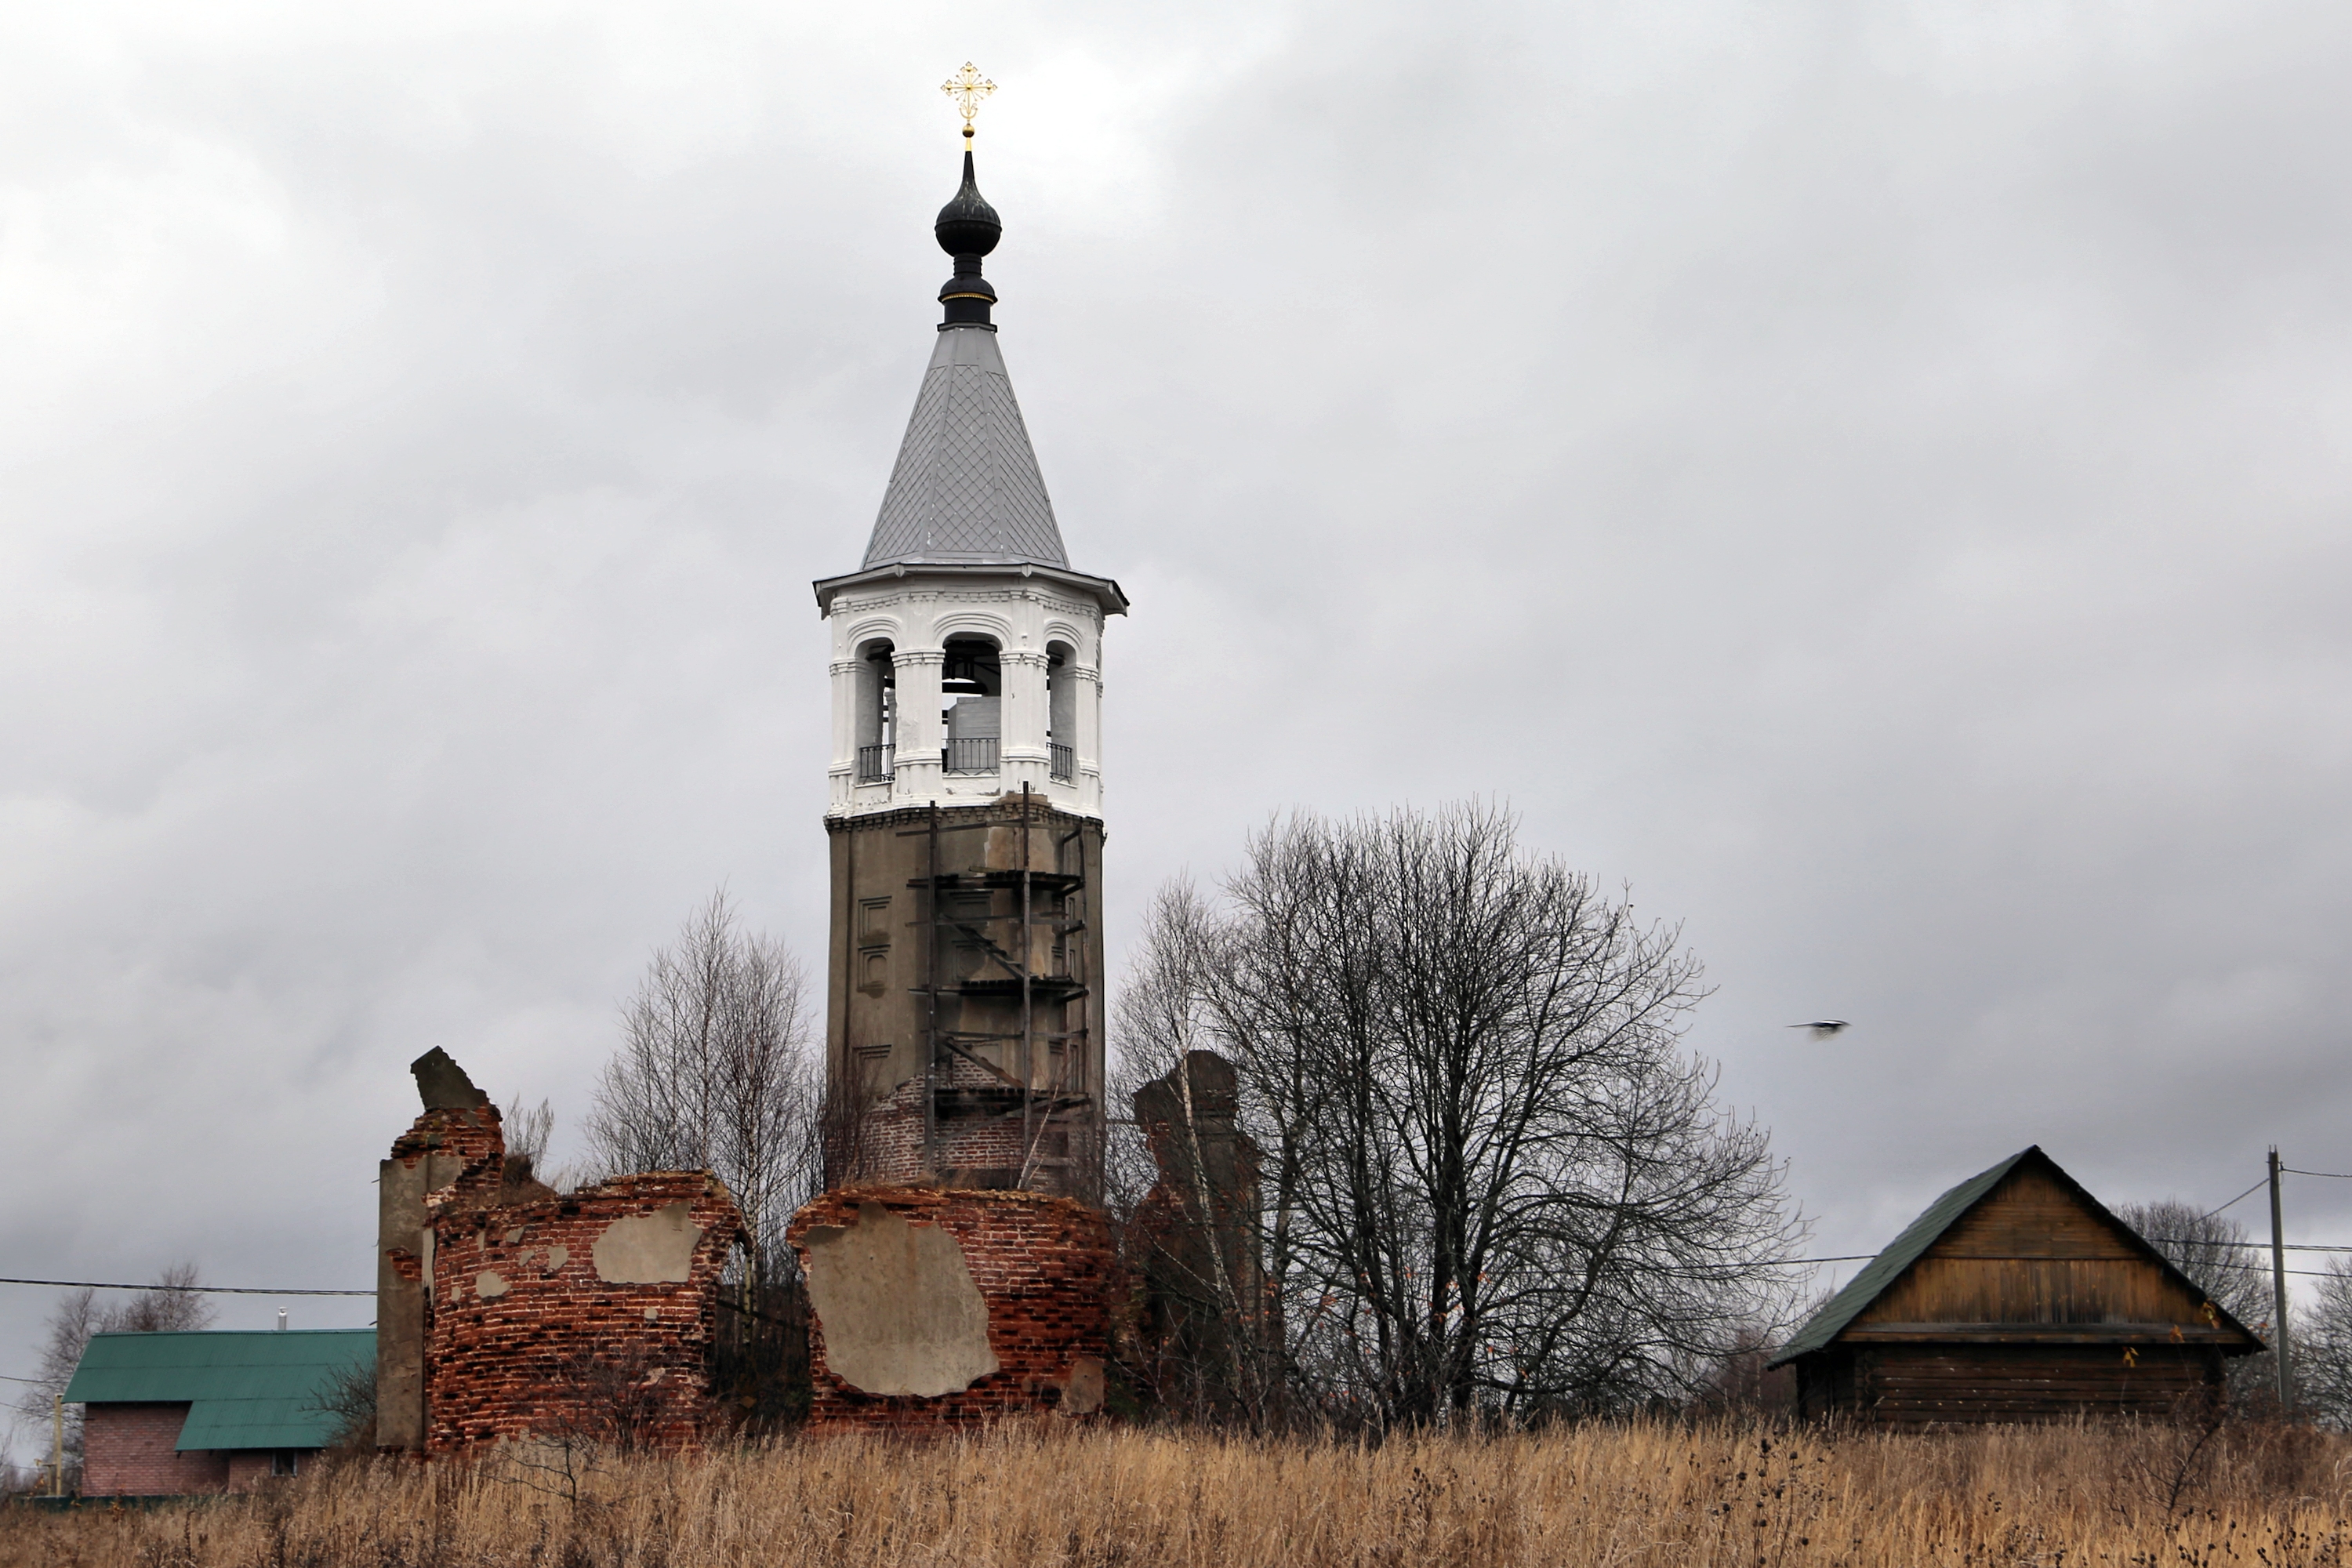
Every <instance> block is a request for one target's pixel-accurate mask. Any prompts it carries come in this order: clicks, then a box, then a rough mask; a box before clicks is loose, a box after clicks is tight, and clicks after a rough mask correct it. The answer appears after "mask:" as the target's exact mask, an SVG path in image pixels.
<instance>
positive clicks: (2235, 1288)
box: [2116, 1198, 2278, 1399]
mask: <svg viewBox="0 0 2352 1568" xmlns="http://www.w3.org/2000/svg"><path fill="white" fill-rule="evenodd" d="M2116 1218H2117V1219H2119V1220H2122V1221H2123V1222H2124V1223H2125V1224H2126V1225H2127V1226H2131V1227H2132V1228H2133V1229H2134V1230H2136V1231H2137V1232H2139V1234H2140V1236H2141V1237H2143V1238H2144V1239H2145V1240H2146V1241H2147V1243H2148V1245H2149V1246H2151V1247H2155V1248H2156V1249H2157V1250H2158V1252H2160V1253H2162V1254H2164V1257H2165V1259H2166V1261H2168V1262H2169V1263H2170V1264H2171V1265H2172V1266H2173V1267H2174V1268H2178V1269H2179V1270H2180V1271H2181V1272H2182V1273H2183V1274H2186V1275H2188V1276H2189V1279H2192V1280H2194V1281H2196V1284H2197V1288H2198V1289H2200V1290H2202V1291H2204V1292H2205V1294H2206V1296H2207V1298H2208V1299H2210V1300H2211V1301H2212V1303H2213V1304H2214V1305H2215V1306H2217V1307H2219V1308H2221V1310H2223V1311H2225V1312H2227V1313H2229V1314H2230V1316H2231V1317H2233V1318H2235V1319H2237V1320H2238V1321H2240V1322H2242V1323H2243V1324H2245V1325H2246V1327H2248V1328H2250V1329H2252V1330H2253V1331H2255V1332H2256V1333H2258V1334H2260V1335H2262V1336H2263V1338H2264V1339H2265V1340H2267V1339H2269V1338H2270V1337H2271V1331H2270V1330H2271V1315H2272V1301H2271V1273H2270V1264H2269V1262H2268V1260H2267V1259H2266V1258H2264V1257H2263V1254H2262V1253H2261V1252H2260V1251H2259V1250H2257V1249H2256V1247H2255V1246H2254V1243H2253V1240H2252V1237H2249V1236H2247V1234H2246V1227H2245V1226H2242V1225H2241V1224H2239V1223H2238V1222H2237V1221H2236V1220H2234V1219H2231V1217H2229V1216H2228V1215H2221V1214H2207V1213H2206V1212H2204V1211H2203V1210H2202V1209H2200V1208H2199V1207H2198V1206H2197V1205H2194V1204H2185V1203H2182V1202H2181V1201H2180V1200H2179V1199H2178V1198H2162V1199H2158V1201H2157V1202H2155V1203H2148V1204H2126V1205H2123V1206H2122V1207H2120V1208H2118V1209H2116ZM2277 1365H2278V1361H2277V1358H2276V1356H2275V1355H2274V1354H2273V1352H2270V1351H2263V1352H2261V1353H2260V1354H2257V1355H2242V1356H2233V1357H2231V1360H2230V1363H2229V1372H2228V1380H2229V1390H2230V1394H2231V1398H2233V1399H2244V1398H2247V1397H2249V1396H2255V1397H2262V1396H2265V1395H2267V1394H2268V1393H2269V1391H2271V1390H2273V1389H2275V1388H2276V1387H2277V1386H2278V1373H2277V1372H2276V1370H2275V1369H2276V1367H2277Z"/></svg>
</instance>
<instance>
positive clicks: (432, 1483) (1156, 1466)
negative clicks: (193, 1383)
mask: <svg viewBox="0 0 2352 1568" xmlns="http://www.w3.org/2000/svg"><path fill="white" fill-rule="evenodd" d="M2347 1487H2352V1447H2347V1444H2346V1443H2344V1442H2343V1441H2342V1440H2339V1439H2336V1438H2332V1437H2328V1436H2324V1435H2321V1434H2316V1433H2313V1432H2309V1431H2306V1430H2300V1429H2295V1428H2284V1427H2234V1428H2226V1429H2224V1430H2223V1431H2222V1432H2221V1434H2219V1435H2218V1436H2213V1437H2211V1438H2210V1440H2206V1441H2203V1442H2201V1443H2200V1441H2199V1438H2198V1435H2197V1434H2196V1433H2195V1432H2182V1431H2176V1430H2173V1429H2170V1428H2165V1427H2138V1428H2123V1429H2116V1428H2105V1429H2102V1428H2093V1427H2081V1426H2076V1427H2054V1428H2044V1429H2039V1430H2035V1429H2016V1428H2010V1429H1997V1430H1989V1431H1983V1432H1973V1433H1970V1432H1963V1433H1953V1434H1947V1435H1933V1436H1863V1435H1848V1436H1839V1435H1836V1434H1827V1435H1824V1434H1820V1433H1780V1432H1769V1431H1762V1430H1755V1429H1743V1428H1739V1427H1736V1426H1701V1427H1696V1428H1691V1427H1684V1426H1675V1425H1672V1424H1663V1423H1662V1424H1633V1425H1629V1426H1588V1427H1582V1428H1576V1429H1565V1430H1560V1431H1556V1432H1551V1433H1545V1434H1536V1435H1509V1436H1493V1437H1438V1436H1433V1437H1419V1438H1410V1439H1402V1440H1394V1441H1391V1442H1389V1443H1387V1444H1385V1445H1382V1446H1380V1447H1366V1446H1361V1445H1358V1444H1353V1443H1347V1442H1301V1441H1296V1440H1286V1441H1270V1440H1268V1441H1261V1440H1256V1439H1242V1438H1230V1439H1228V1438H1219V1437H1214V1436H1200V1435H1188V1434H1172V1433H1160V1432H1150V1431H1117V1430H1112V1431H1100V1432H1087V1433H1055V1432H1052V1431H1032V1430H1011V1429H1008V1430H1000V1431H998V1432H995V1433H992V1434H990V1435H988V1436H978V1437H971V1438H965V1439H960V1440H951V1441H940V1442H934V1443H929V1444H915V1443H905V1442H886V1441H881V1440H877V1439H871V1438H863V1437H836V1438H830V1439H822V1440H814V1439H812V1440H803V1441H800V1442H794V1443H787V1444H782V1445H779V1446H775V1447H762V1448H757V1449H751V1450H746V1451H741V1452H735V1453H726V1454H714V1455H709V1456H706V1457H704V1458H698V1459H631V1460H624V1461H615V1462H614V1463H611V1464H609V1465H606V1466H604V1467H601V1468H597V1469H595V1470H593V1472H591V1473H589V1474H588V1475H587V1476H586V1477H585V1478H584V1479H583V1481H582V1483H581V1484H580V1486H579V1487H578V1489H577V1495H576V1496H567V1495H565V1491H566V1488H565V1486H564V1484H563V1482H562V1478H561V1477H559V1476H555V1475H552V1474H551V1473H550V1472H549V1471H547V1470H545V1469H543V1468H530V1467H526V1466H519V1465H516V1464H513V1463H510V1462H485V1463H483V1464H479V1465H475V1466H470V1467H459V1466H448V1465H445V1466H436V1467H433V1468H419V1467H415V1466H406V1465H396V1464H364V1465H352V1466H347V1467H345V1468H341V1469H338V1470H335V1471H333V1472H331V1473H325V1474H320V1475H317V1476H313V1477H310V1478H306V1479H303V1480H301V1481H299V1482H297V1483H293V1484H291V1485H289V1486H288V1487H286V1488H285V1489H283V1490H280V1491H277V1492H273V1493H268V1494H265V1495H260V1496H256V1497H250V1498H242V1499H232V1500H216V1501H213V1502H207V1503H194V1504H188V1505H183V1506H176V1507H173V1508H168V1509H162V1510H152V1511H135V1510H127V1511H123V1512H119V1513H110V1512H104V1511H99V1512H85V1513H79V1514H72V1515H63V1516H52V1515H37V1514H32V1513H29V1512H27V1511H26V1510H8V1511H7V1512H6V1513H5V1515H0V1568H18V1565H20V1564H21V1565H25V1568H31V1565H33V1564H39V1565H41V1568H85V1565H86V1568H118V1565H120V1568H199V1565H204V1568H209V1565H212V1564H221V1565H224V1568H229V1565H235V1568H247V1565H251V1568H283V1565H304V1568H326V1565H341V1564H353V1565H364V1568H470V1565H473V1564H502V1565H503V1564H513V1563H532V1564H536V1563H546V1564H550V1565H553V1568H601V1565H604V1564H614V1565H620V1564H644V1565H646V1568H704V1565H706V1564H707V1565H712V1568H716V1565H719V1564H728V1565H730V1568H731V1565H735V1564H752V1563H757V1564H762V1565H780V1568H781V1565H791V1568H797V1565H800V1564H811V1565H816V1564H840V1565H843V1568H849V1565H856V1568H865V1565H866V1564H900V1563H904V1564H922V1565H926V1568H928V1565H934V1564H950V1563H952V1564H959V1565H961V1564H971V1565H973V1568H1045V1565H1049V1564H1066V1565H1072V1568H1076V1565H1079V1564H1088V1565H1091V1564H1157V1563H1168V1564H1182V1565H1185V1568H1339V1565H1341V1564H1346V1565H1348V1568H1358V1565H1363V1568H1371V1565H1388V1564H1396V1565H1404V1564H1412V1565H1414V1568H1450V1565H1453V1564H1464V1565H1468V1564H1477V1565H1479V1568H1487V1565H1507V1564H1521V1563H1525V1564H1536V1563H1543V1564H1586V1563H1591V1564H1637V1563H1638V1564H1673V1565H1675V1568H1729V1565H1731V1564H1740V1565H1742V1568H1777V1565H1780V1564H1790V1565H1795V1564H1826V1563H1849V1564H1867V1565H1871V1568H1880V1565H1901V1568H1911V1565H1918V1568H1927V1565H1929V1564H1946V1563H1948V1564H1956V1565H1957V1564H1991V1563H2037V1564H2052V1565H2057V1564H2076V1563H2082V1564H2090V1563H2119V1564H2126V1563H2129V1564H2146V1565H2148V1568H2154V1565H2156V1564H2159V1563H2161V1564H2168V1565H2179V1564H2184V1563H2189V1564H2210V1565H2219V1564H2223V1563H2245V1564H2247V1565H2248V1568H2259V1565H2264V1564H2267V1565H2271V1568H2289V1565H2297V1564H2312V1563H2340V1562H2344V1561H2345V1560H2346V1558H2347V1542H2352V1526H2347V1500H2346V1496H2345V1494H2346V1490H2347Z"/></svg>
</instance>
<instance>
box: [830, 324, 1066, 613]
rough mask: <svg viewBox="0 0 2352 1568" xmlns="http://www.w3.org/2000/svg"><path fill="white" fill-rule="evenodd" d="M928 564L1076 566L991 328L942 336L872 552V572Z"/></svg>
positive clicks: (946, 331)
mask: <svg viewBox="0 0 2352 1568" xmlns="http://www.w3.org/2000/svg"><path fill="white" fill-rule="evenodd" d="M926 561H938V562H957V563H971V564H994V563H1007V564H1017V563H1021V562H1024V561H1025V562H1034V563H1036V564H1038V565H1041V566H1060V567H1065V568H1066V567H1067V566H1068V565H1069V558H1068V556H1067V555H1066V553H1065V552H1063V549H1062V531H1061V530H1060V529H1059V528H1057V527H1055V523H1054V503H1053V502H1052V501H1050V500H1047V499H1046V498H1045V477H1044V476H1043V475H1041V474H1039V473H1038V471H1037V454H1036V453H1035V452H1034V451H1033V450H1031V448H1030V446H1029V427H1028V426H1026V425H1024V424H1023V423H1022V421H1021V405H1020V404H1019V403H1017V402H1015V401H1014V400H1013V381H1012V378H1011V377H1009V376H1007V375H1006V374H1004V359H1003V355H1001V354H999V353H997V350H996V333H995V331H993V330H992V329H991V328H988V327H985V326H979V325H970V326H965V325H950V326H948V327H945V328H942V329H941V330H940V344H939V347H938V348H937V349H936V350H934V351H933V352H932V354H931V363H930V368H929V369H928V370H926V371H925V372H924V373H923V388H922V391H921V392H919V393H918V394H917V395H916V397H915V415H914V417H913V418H911V419H909V420H908V421H907V438H906V439H905V440H904V441H902V442H900V443H899V446H898V467H897V468H893V469H892V470H891V471H890V489H889V490H888V491H887V493H886V494H885V495H884V496H883V498H882V515H881V516H880V517H878V518H877V519H875V521H874V537H873V539H872V540H871V541H869V542H867V544H866V567H867V568H869V569H870V568H872V567H876V566H887V565H890V564H892V563H897V562H926Z"/></svg>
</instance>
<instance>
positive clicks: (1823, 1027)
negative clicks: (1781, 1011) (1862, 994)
mask: <svg viewBox="0 0 2352 1568" xmlns="http://www.w3.org/2000/svg"><path fill="white" fill-rule="evenodd" d="M1789 1027H1790V1028H1792V1029H1811V1031H1812V1032H1813V1038H1815V1039H1817V1040H1826V1039H1828V1038H1830V1037H1832V1036H1833V1035H1835V1034H1837V1033H1838V1032H1839V1031H1840V1030H1842V1029H1851V1028H1853V1025H1852V1024H1849V1023H1847V1022H1846V1021H1845V1020H1844V1019H1843V1018H1816V1019H1814V1020H1813V1021H1812V1022H1811V1023H1810V1024H1791V1025H1790V1026H1789Z"/></svg>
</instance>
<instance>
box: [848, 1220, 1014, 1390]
mask: <svg viewBox="0 0 2352 1568" xmlns="http://www.w3.org/2000/svg"><path fill="white" fill-rule="evenodd" d="M803 1245H804V1246H805V1247H807V1257H808V1281H809V1302H810V1305H811V1306H812V1307H813V1308H814V1310H815V1312H816V1316H817V1319H818V1321H820V1322H822V1323H823V1324H824V1357H825V1364H826V1365H827V1366H828V1367H829V1368H830V1369H831V1370H832V1372H833V1373H835V1375H836V1376H838V1377H839V1378H841V1379H842V1381H844V1382H845V1383H847V1384H850V1385H851V1386H852V1387H854V1388H856V1389H858V1390H860V1391H862V1392H864V1393H866V1394H913V1395H915V1396H917V1397H918V1398H923V1399H936V1398H938V1397H939V1396H940V1395H941V1394H956V1393H961V1391H962V1390H964V1389H967V1388H970V1387H971V1385H972V1384H974V1383H975V1382H977V1381H978V1380H980V1379H981V1378H983V1377H986V1376H987V1375H988V1374H989V1373H992V1372H994V1371H995V1370H996V1369H997V1361H996V1352H994V1351H992V1350H991V1349H990V1348H989V1344H988V1302H987V1300H985V1299H984V1298H983V1297H982V1295H981V1293H980V1287H979V1286H978V1285H977V1284H975V1283H974V1282H973V1280H972V1277H971V1268H970V1267H969V1266H968V1265H967V1264H966V1263H965V1261H964V1256H963V1248H962V1247H961V1246H959V1245H958V1244H957V1242H956V1238H955V1237H953V1236H950V1234H948V1232H946V1231H944V1230H942V1229H940V1227H939V1226H936V1225H910V1224H908V1222H907V1221H906V1220H904V1219H902V1218H900V1217H899V1216H898V1215H895V1214H892V1213H891V1212H890V1211H889V1210H888V1209H887V1208H884V1207H883V1206H882V1205H880V1204H875V1203H867V1204H860V1205H858V1208H857V1215H856V1224H855V1225H851V1226H813V1227H811V1228H810V1230H809V1231H808V1232H807V1235H806V1236H805V1237H804V1238H803Z"/></svg>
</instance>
